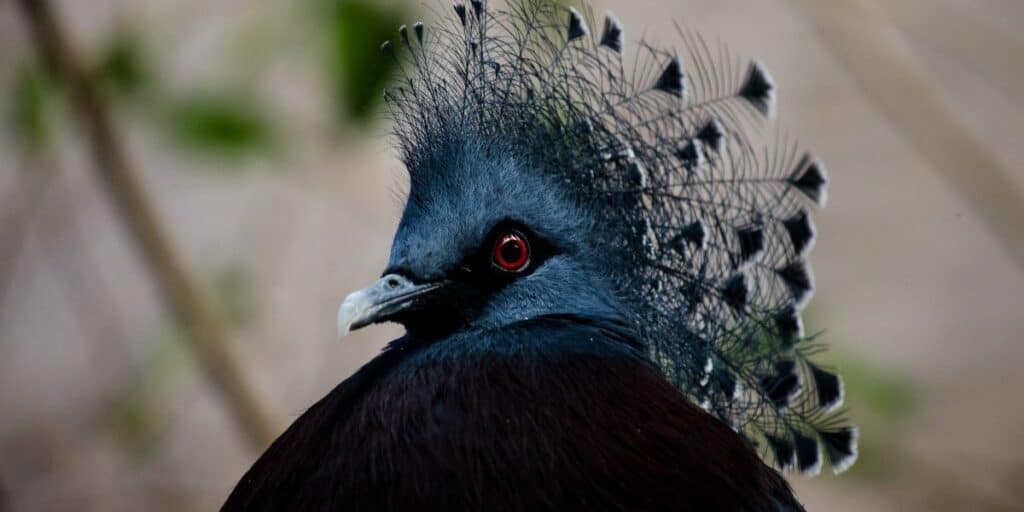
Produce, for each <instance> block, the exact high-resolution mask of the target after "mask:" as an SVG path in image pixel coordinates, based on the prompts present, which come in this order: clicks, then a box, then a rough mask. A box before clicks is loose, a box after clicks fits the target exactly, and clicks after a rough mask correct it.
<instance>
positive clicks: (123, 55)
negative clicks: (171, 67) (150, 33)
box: [93, 31, 152, 96]
mask: <svg viewBox="0 0 1024 512" xmlns="http://www.w3.org/2000/svg"><path fill="white" fill-rule="evenodd" d="M151 77H152V73H151V67H150V66H149V65H148V63H147V62H146V60H145V57H144V53H143V51H142V44H141V40H140V39H139V37H137V36H136V35H134V34H132V33H130V32H127V31H118V32H115V33H114V35H113V36H112V37H111V38H110V39H109V40H108V41H107V42H106V44H105V45H104V46H103V49H102V50H101V51H100V54H99V57H98V59H97V61H96V64H95V66H94V67H93V78H94V79H95V80H96V83H97V84H99V86H100V87H103V88H104V89H106V90H107V91H109V92H111V93H114V94H115V95H125V96H132V95H135V94H137V93H139V92H141V91H143V90H144V89H145V88H146V87H148V86H149V84H150V83H151Z"/></svg>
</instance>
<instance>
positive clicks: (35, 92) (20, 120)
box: [9, 62, 54, 150]
mask: <svg viewBox="0 0 1024 512" xmlns="http://www.w3.org/2000/svg"><path fill="white" fill-rule="evenodd" d="M53 93H54V83H53V81H52V80H51V77H50V76H49V74H48V73H47V72H46V71H45V70H44V69H43V68H42V67H41V66H40V65H39V64H38V63H34V62H32V63H26V64H24V65H22V66H21V68H20V69H18V71H17V72H16V74H15V77H14V84H13V87H12V88H11V99H10V108H9V115H10V124H11V130H12V131H13V133H14V137H15V139H17V141H18V142H19V143H21V144H24V145H25V146H26V147H28V148H29V149H33V150H38V149H40V148H42V147H43V146H45V145H46V143H47V142H49V140H50V136H51V133H52V131H53V126H52V120H51V110H52V103H53V101H54V94H53Z"/></svg>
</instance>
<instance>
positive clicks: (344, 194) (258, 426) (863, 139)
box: [0, 0, 1024, 511]
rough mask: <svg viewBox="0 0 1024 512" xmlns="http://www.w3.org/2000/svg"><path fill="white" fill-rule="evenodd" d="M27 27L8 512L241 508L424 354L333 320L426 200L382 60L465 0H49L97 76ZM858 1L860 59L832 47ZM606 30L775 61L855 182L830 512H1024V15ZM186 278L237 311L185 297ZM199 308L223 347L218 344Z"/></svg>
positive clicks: (689, 14) (934, 6)
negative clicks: (393, 370) (56, 58)
mask: <svg viewBox="0 0 1024 512" xmlns="http://www.w3.org/2000/svg"><path fill="white" fill-rule="evenodd" d="M26 4H37V5H38V4H39V2H38V1H32V0H6V1H3V0H0V109H2V110H0V112H2V117H0V120H2V125H0V129H2V134H0V411H2V412H0V511H23V510H24V511H28V510H67V509H74V510H139V509H144V510H211V509H216V508H217V507H219V505H220V504H221V503H222V501H223V500H224V498H225V497H226V496H227V493H228V492H229V491H230V489H231V488H232V486H233V485H234V484H235V482H236V481H237V480H238V478H239V477H240V476H241V475H242V473H243V472H244V471H245V470H246V469H247V468H248V466H249V465H250V464H251V463H252V462H253V461H254V459H255V457H256V456H257V455H258V454H259V453H260V451H261V448H260V447H261V446H262V443H265V441H266V439H267V437H268V436H272V435H275V434H276V433H278V432H279V431H280V429H281V428H283V427H284V426H285V425H286V424H287V423H289V422H290V421H291V420H293V419H294V418H295V417H296V416H297V415H298V414H300V413H301V412H302V411H303V410H305V408H307V407H308V406H309V405H311V404H312V403H313V402H314V401H316V400H317V399H319V398H320V397H321V396H323V395H324V394H326V393H327V391H329V390H330V389H331V388H332V387H334V386H335V385H336V384H337V383H338V382H340V381H341V380H342V379H344V378H345V377H346V376H348V375H349V374H350V373H351V372H352V371H354V370H355V369H356V368H358V367H359V366H360V365H362V364H363V363H365V362H366V361H367V360H369V359H370V358H371V357H373V355H374V354H375V353H376V352H377V351H379V349H380V348H381V346H382V345H383V344H384V343H385V342H387V341H388V340H390V339H391V338H393V337H395V336H396V335H397V334H398V332H399V331H398V329H397V328H396V327H394V326H378V327H374V328H371V329H366V330H362V331H359V332H357V333H355V334H353V335H351V336H350V337H348V338H346V339H345V340H344V342H341V343H339V342H338V341H337V340H336V339H335V333H334V329H335V328H334V315H335V311H336V308H337V306H338V304H339V302H340V300H341V299H342V298H343V297H344V296H345V295H346V294H347V293H348V292H349V291H351V290H353V289H355V288H357V287H361V286H363V285H365V284H366V283H368V282H370V281H371V280H372V279H374V278H375V277H376V276H378V275H379V272H380V271H381V270H382V268H383V264H384V262H385V259H386V255H387V250H388V247H389V243H390V237H391V235H392V233H393V230H394V227H395V225H396V224H397V221H398V218H399V214H400V211H401V210H400V208H401V199H400V198H401V193H402V191H403V189H404V187H405V184H404V176H403V170H402V167H401V165H400V163H399V162H398V161H397V160H396V158H395V155H394V153H393V152H392V150H391V149H390V145H389V141H388V138H387V131H388V124H387V122H388V121H387V119H386V118H385V117H384V116H383V115H381V112H382V109H381V105H380V103H379V100H380V99H381V97H382V96H381V89H382V87H383V86H384V83H385V80H386V77H387V75H388V73H389V72H390V71H391V70H390V69H388V66H387V63H386V61H384V60H383V59H381V58H379V57H378V53H377V47H378V45H379V44H380V42H381V41H383V40H384V39H388V38H392V37H394V36H395V29H396V28H397V26H398V25H399V24H401V23H411V22H413V21H416V20H417V19H421V18H422V19H425V20H426V21H427V25H428V27H429V25H430V20H431V19H433V18H434V17H435V16H436V13H434V12H433V11H440V12H441V13H443V15H448V14H449V13H448V8H449V6H448V2H446V1H442V2H439V3H434V2H430V1H428V2H427V4H426V5H424V4H421V3H420V2H419V1H418V0H404V1H401V0H384V1H381V0H301V1H286V0H276V1H271V0H263V1H258V2H253V1H245V0H215V1H211V0H175V1H169V0H49V2H47V4H46V5H49V7H50V10H51V11H52V12H53V14H54V15H55V17H56V18H57V21H58V25H59V27H58V29H59V32H60V34H62V37H63V38H65V42H66V43H67V44H66V47H65V48H63V50H61V51H63V52H65V53H69V54H73V58H72V59H71V60H70V64H69V65H70V66H71V67H72V68H73V69H77V74H75V73H72V74H71V75H70V78H69V76H68V75H64V74H62V73H59V72H58V73H55V72H54V71H53V70H54V69H56V68H54V67H53V66H52V65H48V63H47V60H46V59H45V58H44V57H43V55H44V54H41V53H40V52H39V51H38V49H39V48H40V46H39V45H40V42H41V39H39V38H38V37H36V36H35V35H34V32H33V30H32V26H33V25H32V24H30V23H29V22H28V19H29V18H27V17H26V16H25V12H26V11H25V10H23V9H22V7H23V6H24V5H26ZM851 5H856V6H859V7H857V8H856V9H853V10H852V11H848V12H852V13H854V14H856V13H861V14H864V13H867V14H868V15H869V16H868V17H867V18H864V19H865V20H867V21H870V23H848V25H852V26H854V27H859V28H858V29H857V30H862V31H863V32H862V33H858V32H843V31H841V30H837V27H838V26H839V25H836V23H840V24H841V23H843V22H844V21H846V22H850V21H854V20H852V19H849V17H848V16H844V15H839V16H835V15H834V14H835V12H839V13H843V12H844V11H842V9H845V8H849V7H850V6H851ZM837 6H838V7H837ZM594 7H595V11H596V12H597V13H598V14H599V15H600V14H601V13H602V12H603V11H604V9H605V8H610V9H611V10H612V11H613V12H615V13H616V14H617V15H618V17H619V18H620V19H621V20H622V21H623V23H624V25H625V26H626V28H627V30H628V33H627V39H628V40H634V41H635V39H636V38H638V37H639V36H640V35H641V33H643V32H644V29H646V33H647V34H648V35H660V37H656V38H655V39H657V40H660V41H662V42H672V38H671V35H672V30H673V28H672V25H671V20H678V21H680V22H682V23H683V24H684V25H685V26H688V27H691V28H696V29H698V30H699V31H700V32H701V33H703V34H705V35H707V36H709V37H710V38H712V39H714V38H720V39H721V40H723V41H727V42H728V43H729V45H730V46H731V47H732V49H733V50H734V51H735V52H736V53H737V54H739V55H744V56H746V55H749V56H756V57H757V58H759V59H761V60H762V61H763V62H765V63H766V64H767V66H768V68H769V69H770V70H771V71H772V73H773V74H774V76H775V78H776V80H777V82H778V83H779V86H780V91H779V97H780V105H779V111H780V113H781V117H782V121H783V123H784V124H785V126H786V127H787V129H788V130H789V132H790V133H792V134H793V135H795V136H796V137H798V138H799V139H800V140H801V141H802V142H803V143H804V145H805V146H807V147H810V148H814V150H815V151H816V153H817V154H818V155H819V156H820V157H822V159H823V160H824V161H825V162H826V163H827V164H828V166H829V169H830V174H831V177H832V186H831V188H830V192H831V198H830V202H829V207H828V208H827V209H826V210H824V211H823V212H821V213H820V214H819V215H818V216H817V225H818V227H819V231H820V238H819V241H818V244H817V249H816V252H815V255H814V258H813V261H814V264H815V270H816V275H817V280H818V283H817V284H818V292H817V296H816V298H815V300H814V301H813V302H812V305H811V308H810V309H809V311H808V313H807V318H806V322H807V323H808V325H809V331H810V332H816V331H819V330H823V331H824V334H823V336H824V339H825V340H826V341H827V343H829V344H831V346H832V347H833V349H832V350H831V351H830V352H829V353H828V354H827V355H826V356H825V357H826V358H827V359H828V360H829V361H830V362H832V363H834V364H835V365H836V366H837V367H838V368H839V370H840V372H841V373H842V374H843V375H844V377H845V379H846V389H847V393H848V399H847V404H848V408H849V411H850V415H851V416H852V417H853V418H854V419H855V420H856V422H857V423H858V424H859V425H860V427H861V432H862V441H861V455H860V460H859V461H858V463H857V465H856V466H854V468H853V469H852V470H851V471H849V472H848V473H847V474H845V475H843V476H842V477H839V478H836V477H832V476H830V475H823V476H821V477H819V478H816V479H813V480H807V479H803V478H801V477H798V476H794V477H793V478H792V481H793V482H794V485H795V486H796V488H797V491H798V494H799V495H800V497H801V498H802V499H803V500H804V501H805V504H806V505H807V507H808V509H809V510H840V511H841V510H965V509H966V510H1024V508H1021V506H1020V503H1021V502H1022V501H1024V448H1021V447H1022V446H1024V399H1022V398H1021V396H1020V394H1021V392H1022V390H1024V372H1022V371H1021V368H1022V367H1024V344H1022V342H1021V339H1020V331H1021V330H1022V328H1024V315H1022V313H1024V304H1022V301H1024V263H1022V262H1024V255H1022V254H1021V251H1020V248H1021V247H1022V246H1024V204H1022V203H1020V202H1014V201H1013V199H1014V198H1021V197H1022V196H1021V195H1020V193H1019V191H1020V190H1022V189H1024V144H1021V143H1020V142H1021V139H1022V135H1024V108H1021V107H1020V105H1021V104H1024V64H1022V60H1021V57H1020V56H1021V55H1022V54H1024V35H1022V34H1021V32H1020V30H1019V28H1020V26H1021V24H1022V23H1024V2H1021V1H1020V0H871V1H868V0H834V1H832V2H826V1H823V0H726V1H721V0H630V1H626V0H600V1H595V2H594ZM832 7H837V8H838V9H839V10H838V11H834V12H833V16H832V18H831V20H832V21H831V22H830V21H828V20H829V18H828V16H829V14H828V11H829V10H830V9H831V8H832ZM862 8H864V9H862ZM865 9H866V10H865ZM861 21H863V20H861ZM830 23H831V24H830ZM879 34H881V35H883V36H884V37H878V35H879ZM50 35H52V34H50ZM858 44H859V45H861V46H865V45H866V46H867V47H869V49H870V48H871V47H872V46H873V47H874V51H884V52H890V51H891V55H893V56H894V57H893V58H894V59H896V60H894V61H890V63H892V62H895V63H907V62H909V63H910V64H911V65H909V66H897V71H900V70H902V71H904V72H906V73H907V76H911V77H916V80H917V82H911V83H913V84H916V85H922V84H923V85H925V86H926V87H914V88H907V87H906V84H907V82H901V81H900V80H899V77H900V76H902V75H901V74H900V73H888V72H886V71H887V68H886V67H885V66H884V65H880V66H879V68H880V69H878V70H873V69H871V66H867V67H865V65H864V64H865V62H867V63H872V62H874V60H873V59H872V58H871V57H870V56H871V55H872V54H871V53H870V51H869V52H868V53H860V54H858V51H859V50H858V48H861V47H859V46H857V45H858ZM858 55H860V57H858ZM865 55H868V57H864V56H865ZM65 56H67V55H65ZM50 64H53V62H50ZM882 64H884V63H882ZM872 73H876V74H881V75H882V76H875V75H873V74H872ZM893 77H896V78H895V79H894V78H893ZM75 80H78V82H75ZM886 80H890V81H893V80H894V82H893V83H887V82H886ZM922 80H923V81H922ZM69 83H71V84H78V85H81V84H82V83H87V84H88V87H85V89H88V90H89V91H90V92H91V93H92V94H91V95H92V96H95V97H98V98H101V99H102V100H103V101H100V102H99V103H100V110H102V111H104V112H106V114H107V115H108V116H109V119H108V121H109V125H111V126H112V127H113V130H114V133H113V135H114V136H113V137H112V145H113V146H116V149H115V153H116V152H122V153H123V154H124V155H126V161H125V162H123V165H120V167H123V169H122V170H125V171H126V172H129V173H131V175H133V176H135V178H137V179H138V181H139V183H140V184H141V189H140V190H141V193H142V194H143V197H144V198H145V201H144V204H143V208H144V209H151V210H152V211H153V212H154V213H155V215H154V216H153V218H152V219H151V220H153V221H155V223H154V224H155V225H158V226H160V227H161V229H162V230H163V233H162V234H163V235H164V236H163V238H162V240H163V241H164V242H167V243H168V244H169V245H168V247H169V249H170V250H171V251H172V252H173V254H175V255H177V256H178V259H177V260H176V261H180V262H181V263H182V264H181V265H177V266H176V265H166V264H164V265H161V264H160V263H159V262H154V261H153V260H154V257H156V258H157V259H159V251H157V252H154V251H153V250H152V248H153V246H152V245H149V246H147V245H145V243H143V244H142V245H140V244H139V243H138V241H139V234H140V233H141V232H143V231H145V228H146V227H147V225H144V224H145V222H143V221H140V220H139V219H140V218H143V217H145V215H141V214H140V213H139V212H138V210H137V208H136V209H134V210H133V209H132V208H131V207H129V208H127V209H126V208H125V207H124V206H123V205H124V201H126V198H128V199H130V198H131V197H132V196H131V194H127V195H126V194H125V193H123V191H122V192H116V191H115V193H114V194H111V193H109V191H110V190H115V189H117V185H116V183H117V182H118V181H117V180H118V178H116V176H115V177H114V178H111V177H110V176H111V175H110V174H109V173H106V172H105V171H104V169H107V168H109V166H110V165H114V167H118V166H119V164H118V161H117V158H115V159H114V163H113V164H111V163H110V162H111V161H110V160H109V159H108V160H105V162H106V163H105V164H104V165H100V166H97V163H96V162H97V159H96V156H95V150H96V148H97V144H98V145H99V146H100V147H102V146H104V145H108V146H109V145H111V141H107V142H103V141H102V140H100V142H98V143H96V140H98V139H97V138H96V137H95V132H96V130H97V128H96V126H95V125H91V124H89V123H85V124H83V123H82V122H80V121H81V120H83V119H89V117H88V115H86V116H82V115H80V112H81V111H80V110H79V106H80V105H79V104H78V103H76V102H80V101H82V96H83V95H82V94H79V93H80V92H81V90H82V89H83V88H82V87H69V85H68V84H69ZM893 84H895V85H893ZM901 86H902V87H901ZM887 87H888V88H887ZM69 92H72V93H73V94H71V95H69V94H68V93H69ZM922 95H923V97H924V98H926V99H928V98H931V99H934V100H935V101H933V102H931V103H929V102H927V101H925V107H928V106H932V107H935V106H939V107H941V109H940V110H942V112H944V113H945V115H946V117H939V118H935V117H932V116H930V114H929V112H931V111H928V110H927V109H925V110H920V109H917V108H916V106H917V105H919V100H920V98H921V97H922ZM86 96H88V94H87V95H86ZM86 100H88V98H86ZM915 101H917V102H918V103H915ZM76 105H78V106H76ZM904 106H908V107H907V108H902V107H904ZM943 109H944V110H943ZM76 112H79V115H76ZM936 119H940V120H941V121H942V122H935V120H936ZM950 121H952V122H950ZM86 125H88V127H87V126H86ZM101 131H102V129H101ZM950 133H953V134H954V135H956V137H954V138H953V139H950V138H949V137H948V136H949V134H950ZM90 137H92V138H90ZM99 139H102V137H99ZM90 141H92V142H93V143H90ZM929 141H932V142H934V141H941V144H938V143H932V144H929ZM962 145H963V149H961V147H962ZM107 149H108V150H109V149H110V148H107ZM978 149H981V150H983V151H982V154H981V156H982V157H984V158H982V159H981V161H980V163H977V162H979V160H978V159H977V158H975V159H973V160H971V159H967V161H970V162H972V164H971V165H963V164H962V163H963V162H964V160H963V159H958V158H957V156H958V155H961V154H967V153H970V152H971V151H974V152H975V153H977V150H978ZM950 155H952V156H950ZM975 163H977V164H976V165H975ZM953 164H955V165H953ZM122 178H123V177H122ZM110 183H114V184H115V185H114V188H113V189H111V188H110V187H109V184H110ZM986 187H987V188H986ZM136 192H138V191H136ZM987 194H989V195H991V197H992V200H991V201H990V200H989V195H987ZM136 199H138V197H136ZM119 205H121V206H119ZM136 206H138V205H136ZM1014 212H1016V214H1017V215H1014ZM140 215H141V216H140ZM140 222H141V224H140ZM148 227H152V226H148ZM150 244H152V241H150ZM140 247H141V248H142V250H140ZM168 247H164V248H165V249H166V248H168ZM177 270H181V271H182V272H179V273H175V271H177ZM183 277H184V278H185V280H186V281H187V282H188V283H195V284H198V286H199V288H200V289H201V290H202V291H203V293H205V294H206V295H203V296H199V298H200V299H202V297H208V298H209V299H210V300H209V301H205V302H204V301H203V300H198V302H197V301H196V300H191V299H195V298H196V297H191V296H189V294H187V293H185V294H184V298H182V297H183V295H182V294H178V295H177V298H174V297H171V298H170V300H169V299H168V293H167V292H168V290H171V291H173V290H174V289H175V288H174V283H179V282H180V279H181V278H183ZM169 283H170V284H169ZM172 295H173V294H172ZM206 306H208V307H206ZM204 308H205V309H204ZM196 311H199V312H200V313H202V312H203V311H205V312H206V316H205V317H203V316H202V315H201V314H200V316H199V318H200V319H203V318H205V321H206V322H208V323H212V324H216V325H218V326H221V327H223V330H222V331H223V332H222V333H221V332H220V331H217V332H216V333H214V334H209V333H207V334H206V335H205V338H203V339H204V340H205V341H200V342H199V343H198V344H197V343H196V341H195V337H196V336H199V337H203V336H204V335H202V334H201V333H200V334H199V335H197V334H196V332H195V331H190V330H189V329H188V328H187V327H188V326H187V325H185V323H187V322H188V321H189V319H190V318H191V319H195V318H196V317H195V316H194V315H195V314H196ZM190 312H191V313H190ZM190 314H191V315H193V316H189V315H190ZM215 331H216V329H215ZM221 334H223V335H221ZM203 343H207V344H208V345H203ZM209 344H213V345H216V346H220V345H221V344H222V345H224V347H226V348H224V347H221V348H219V349H218V348H215V349H210V348H209V346H210V345H209ZM204 346H205V347H207V348H205V349H204V348H203V347H204ZM195 347H199V348H200V350H198V351H197V350H194V348H195ZM204 368H208V369H209V368H213V369H214V371H211V372H207V371H205V370H204ZM225 369H226V370H230V371H227V373H229V374H230V375H231V378H223V377H222V378H221V379H219V380H218V379H216V378H215V379H210V378H207V376H208V375H222V374H221V373H218V372H221V371H225ZM232 379H234V380H232ZM233 385H234V386H236V387H237V386H242V388H244V389H243V391H241V392H240V391H238V390H237V389H236V390H235V391H234V392H230V391H229V392H227V393H225V392H224V391H223V389H224V388H225V387H227V388H231V387H232V386H233ZM239 399H241V400H242V401H243V402H245V401H246V400H248V401H249V406H250V407H249V408H248V409H246V406H245V405H244V404H243V405H241V406H240V405H239V404H238V403H235V402H237V400H239ZM246 411H248V413H246ZM254 424H255V426H254Z"/></svg>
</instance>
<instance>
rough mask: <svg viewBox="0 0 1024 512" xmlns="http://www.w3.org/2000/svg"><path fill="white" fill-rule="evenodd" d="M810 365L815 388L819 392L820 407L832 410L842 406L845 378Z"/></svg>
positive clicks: (824, 410)
mask: <svg viewBox="0 0 1024 512" xmlns="http://www.w3.org/2000/svg"><path fill="white" fill-rule="evenodd" d="M808 366H809V367H810V368H811V378H812V379H814V389H815V391H816V392H817V394H818V407H820V408H821V410H822V411H823V412H832V411H834V410H836V409H838V408H839V407H841V406H842V405H843V398H844V395H845V391H844V389H843V379H842V378H840V377H839V376H838V375H836V374H834V373H832V372H830V371H827V370H824V369H822V368H819V367H818V366H815V365H813V364H808Z"/></svg>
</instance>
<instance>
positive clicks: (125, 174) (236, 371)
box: [18, 0, 280, 450]
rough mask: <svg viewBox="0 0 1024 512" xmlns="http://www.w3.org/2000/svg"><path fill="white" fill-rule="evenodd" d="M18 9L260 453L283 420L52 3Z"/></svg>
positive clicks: (147, 256)
mask: <svg viewBox="0 0 1024 512" xmlns="http://www.w3.org/2000/svg"><path fill="white" fill-rule="evenodd" d="M18 4H19V5H20V7H21V10H22V13H23V14H24V16H25V19H26V21H27V22H28V25H29V27H30V28H31V31H32V36H33V39H34V42H35V46H36V48H37V50H38V52H39V53H40V55H41V56H42V58H43V59H44V60H45V62H46V63H47V65H48V66H49V67H50V70H51V72H52V73H53V75H54V76H55V77H56V79H58V80H61V81H63V82H64V83H65V84H66V85H67V87H65V90H66V91H68V94H69V95H70V100H71V104H72V106H73V108H74V111H75V114H76V116H77V119H78V122H79V124H80V125H81V129H82V131H83V132H84V134H85V135H86V136H87V138H88V142H89V146H90V148H91V150H92V153H93V157H94V158H95V160H96V166H95V170H96V172H97V176H98V177H99V179H100V181H101V182H102V183H103V184H104V186H105V187H106V189H107V192H108V193H109V194H110V197H111V199H112V200H113V202H114V204H115V205H116V206H117V208H118V210H119V211H120V214H121V215H120V216H121V220H122V221H123V222H124V223H125V224H126V227H127V228H128V230H129V231H130V233H131V235H132V236H133V237H134V239H135V242H136V243H137V244H138V248H139V250H140V251H141V253H142V256H143V260H144V262H145V264H146V265H147V266H148V267H149V270H150V272H151V273H152V275H153V278H154V279H155V280H156V281H157V283H158V285H159V288H160V290H161V292H162V295H163V298H164V300H165V302H166V304H167V306H168V307H169V308H170V309H171V311H172V312H173V313H174V315H175V316H176V318H177V319H178V321H179V322H180V323H181V324H182V325H183V326H184V327H185V329H186V331H187V334H188V336H187V339H188V340H189V341H190V342H191V344H190V345H191V348H192V349H193V351H194V352H195V354H196V356H197V358H198V360H199V362H200V364H201V366H202V368H203V370H204V373H205V375H206V376H207V377H208V378H209V379H210V381H211V382H212V383H213V385H214V387H215V388H216V389H217V390H218V391H219V392H220V394H221V396H222V398H223V400H224V402H225V404H226V405H227V407H228V409H229V411H230V412H231V414H232V416H233V417H234V419H235V421H236V423H237V424H238V426H239V428H240V429H241V430H242V431H243V433H244V434H245V437H246V438H247V439H248V441H249V442H250V443H251V444H252V445H253V446H254V447H255V448H257V449H259V450H262V449H263V448H264V447H266V446H267V445H268V444H269V443H270V442H271V441H272V440H273V439H274V437H275V436H276V435H277V434H278V432H280V430H279V428H278V425H279V423H278V422H277V421H275V420H274V419H272V416H271V415H270V414H269V412H268V410H267V408H266V407H265V405H264V404H263V403H262V401H261V400H260V399H259V397H258V395H257V394H256V392H255V391H254V389H253V388H252V386H251V385H250V383H249V381H248V379H247V378H246V374H245V372H244V370H243V368H242V365H241V363H240V362H239V360H238V358H237V356H236V355H235V354H234V352H232V350H231V346H230V342H229V338H228V335H227V328H226V327H225V326H224V324H223V322H222V321H221V320H220V318H219V317H218V315H217V314H216V313H215V311H216V310H215V308H214V307H213V304H212V301H211V299H210V298H209V296H208V295H207V294H206V293H205V292H204V291H203V289H202V287H201V286H200V284H199V281H198V280H197V279H195V278H194V277H193V275H192V274H191V273H189V272H188V270H187V269H186V266H185V264H184V261H183V260H182V258H181V257H180V256H179V254H178V252H177V250H176V249H175V247H174V245H173V244H172V243H171V239H170V237H169V236H168V234H167V230H166V229H165V227H164V226H163V225H162V224H161V222H160V220H159V219H158V217H157V214H156V210H155V207H154V205H153V201H152V199H151V198H150V197H149V194H148V193H147V191H146V190H145V188H144V187H143V185H142V183H141V182H140V181H139V178H138V174H137V173H136V172H135V169H134V168H133V166H132V165H131V163H130V162H129V159H128V157H127V154H126V152H125V150H124V148H123V147H122V146H121V143H120V138H119V137H118V136H117V134H116V130H115V127H114V123H113V121H112V118H111V114H110V109H109V107H108V105H107V103H106V101H105V99H104V98H103V96H102V95H101V94H100V93H99V91H98V90H97V88H96V86H95V84H94V83H93V82H92V81H91V80H90V79H89V78H88V76H87V74H86V72H85V70H84V68H83V67H82V65H81V63H80V61H79V59H78V57H77V56H76V55H75V53H74V50H73V47H72V46H71V44H70V41H69V39H68V37H67V36H66V35H65V32H63V31H62V29H61V27H60V25H59V23H58V21H57V19H56V17H55V16H54V13H53V11H52V9H51V7H50V5H49V4H48V3H47V2H46V1H45V0H19V2H18Z"/></svg>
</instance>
